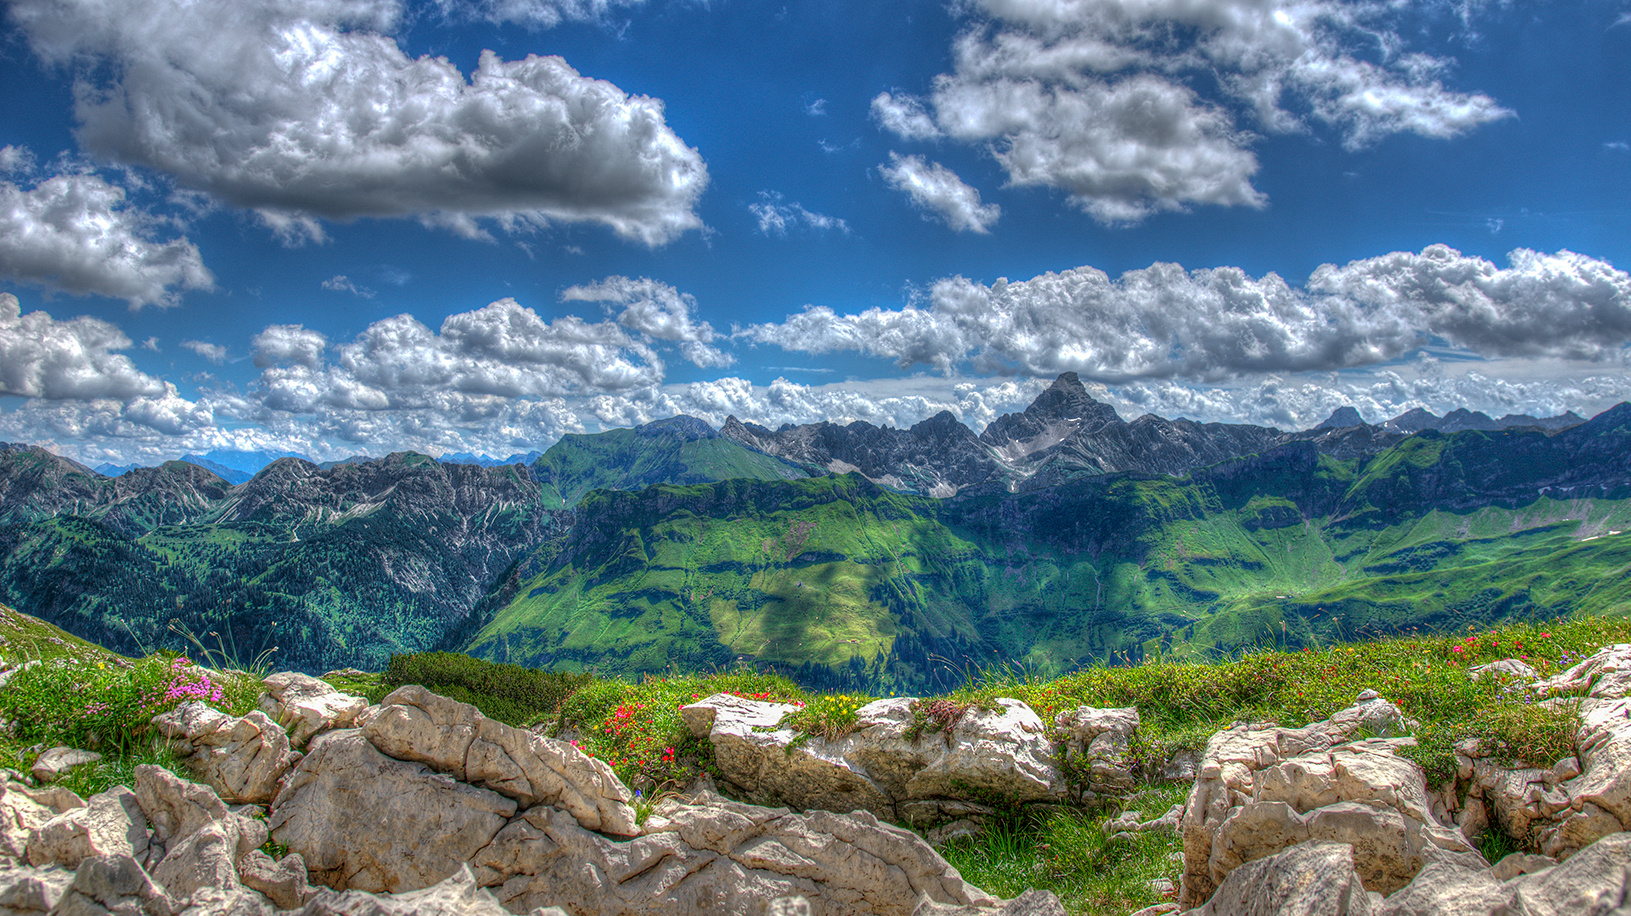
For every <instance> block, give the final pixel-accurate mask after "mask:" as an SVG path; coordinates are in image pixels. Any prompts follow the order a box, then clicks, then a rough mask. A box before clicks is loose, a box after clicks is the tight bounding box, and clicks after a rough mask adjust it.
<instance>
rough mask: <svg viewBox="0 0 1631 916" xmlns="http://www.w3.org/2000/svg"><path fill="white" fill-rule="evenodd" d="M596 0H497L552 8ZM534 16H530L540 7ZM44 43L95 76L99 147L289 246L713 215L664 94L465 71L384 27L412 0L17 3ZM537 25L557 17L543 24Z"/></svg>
mask: <svg viewBox="0 0 1631 916" xmlns="http://www.w3.org/2000/svg"><path fill="white" fill-rule="evenodd" d="M605 6H606V4H603V3H600V4H597V3H592V2H591V3H583V4H574V3H545V2H530V3H529V2H525V0H517V2H513V3H489V4H487V5H486V8H487V9H488V10H491V11H493V14H494V15H503V16H509V15H510V13H508V12H505V11H507V10H508V11H513V12H514V14H515V15H517V16H520V15H523V14H526V15H534V18H535V19H536V18H537V17H538V16H545V14H546V12H547V11H549V10H553V11H555V12H556V13H561V12H563V11H568V10H588V11H590V12H592V11H593V10H595V9H597V8H604V7H605ZM527 10H531V11H532V12H531V13H527V12H526V11H527ZM9 12H10V15H11V18H12V20H13V22H14V23H16V24H17V25H19V26H20V27H21V28H22V29H23V30H24V31H25V32H26V34H27V35H28V36H29V39H30V42H31V44H32V46H33V47H34V49H35V51H36V52H37V53H38V54H40V56H41V57H43V58H45V59H46V60H48V61H52V62H61V63H68V62H81V61H82V62H85V63H88V64H93V65H96V66H90V67H83V68H82V69H81V70H80V71H79V72H80V73H81V74H82V75H81V76H80V84H79V86H78V89H77V98H78V101H77V104H76V114H77V116H78V118H79V121H80V127H79V131H78V136H79V140H80V142H81V144H82V145H84V146H85V147H86V148H87V149H89V150H91V151H93V152H95V153H97V154H99V155H103V156H108V157H111V158H114V159H118V160H121V161H124V162H129V163H134V164H139V165H144V166H148V167H151V168H155V169H159V170H162V171H164V172H167V173H169V174H171V175H174V176H175V177H176V178H177V180H178V181H180V182H181V184H183V185H185V186H187V187H189V188H194V189H199V190H204V191H207V192H209V193H211V194H213V195H215V196H217V197H219V198H221V199H223V200H225V201H228V202H230V203H232V204H235V205H237V206H241V207H246V208H250V209H253V210H255V211H256V212H257V213H258V214H259V215H260V217H261V219H262V220H264V221H265V222H266V223H267V224H268V225H269V226H271V227H272V228H273V229H274V230H275V231H277V232H279V233H280V234H281V235H284V236H285V237H289V238H300V237H305V238H313V239H317V240H320V239H321V237H322V230H321V226H320V224H318V223H317V222H316V220H317V219H318V218H323V219H339V220H345V219H352V218H356V217H404V216H411V217H416V218H419V219H421V220H423V221H427V222H431V223H434V224H439V225H447V226H451V227H453V228H455V230H456V231H460V232H464V233H465V234H471V233H472V232H479V231H481V230H477V229H473V228H472V227H475V226H476V221H477V220H478V219H482V218H491V219H493V220H494V221H496V222H497V224H498V225H500V226H501V227H506V228H516V229H525V228H527V227H531V226H537V225H542V224H548V223H552V222H556V221H568V222H577V221H589V222H596V223H601V224H604V225H607V226H609V227H611V228H612V229H613V230H614V231H616V232H617V233H618V234H619V235H621V236H623V237H625V238H629V239H635V240H639V241H641V242H644V243H646V244H650V245H659V244H664V243H666V242H669V241H671V240H673V239H674V238H676V237H678V236H679V235H680V234H682V233H684V232H685V231H687V230H690V229H695V228H699V227H700V226H701V221H700V219H699V218H698V217H697V215H696V214H695V212H694V210H693V208H694V206H695V204H696V201H697V199H698V197H699V196H700V194H701V193H702V190H703V188H704V186H705V185H706V184H707V170H706V167H705V166H704V164H703V161H702V158H701V156H700V155H698V154H697V152H696V150H694V149H691V148H690V147H688V146H686V145H685V143H684V142H683V141H681V140H680V138H679V137H678V136H676V135H675V134H674V132H673V131H672V130H671V129H670V128H669V127H668V125H667V123H666V122H665V121H664V117H663V103H662V102H661V101H660V100H657V99H651V98H647V97H644V96H630V95H628V94H627V93H625V92H623V91H622V90H621V89H619V88H618V87H616V86H614V85H612V84H611V83H608V82H605V81H601V80H594V79H589V78H586V77H583V76H581V75H579V74H578V72H577V71H576V70H574V69H573V68H572V67H570V66H568V65H567V63H566V62H565V61H563V60H561V59H560V58H559V57H538V56H529V57H527V58H525V59H522V60H514V61H507V60H503V59H500V58H499V57H498V56H497V55H496V54H493V53H491V52H484V53H483V54H482V55H481V59H480V63H479V65H478V66H477V68H476V70H475V72H474V73H472V74H471V75H470V77H469V78H468V79H467V78H466V77H465V75H464V74H463V73H461V72H460V71H459V70H458V69H457V68H456V67H454V66H453V65H452V64H451V63H450V62H449V61H448V60H447V59H446V58H441V57H422V58H418V59H411V58H409V57H408V56H407V55H405V54H404V53H403V52H402V49H401V48H400V47H398V45H397V44H396V42H395V41H394V40H393V39H391V38H389V37H386V35H384V34H381V32H382V31H386V30H389V29H392V28H394V27H395V26H396V24H397V23H398V22H399V21H400V19H401V17H402V14H403V10H402V7H401V5H400V3H399V2H397V0H277V2H273V3H264V4H252V5H248V6H246V5H244V4H241V3H237V2H233V0H198V2H182V0H128V2H121V3H114V4H107V3H100V2H96V0H13V2H12V3H10V4H9ZM540 22H541V20H540Z"/></svg>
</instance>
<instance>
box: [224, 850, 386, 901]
mask: <svg viewBox="0 0 1631 916" xmlns="http://www.w3.org/2000/svg"><path fill="white" fill-rule="evenodd" d="M238 879H239V880H240V881H242V882H243V885H244V886H245V887H247V888H250V889H251V890H254V891H258V892H259V893H262V894H265V895H266V897H267V899H269V900H271V901H272V903H273V904H274V905H275V906H276V907H277V908H278V909H280V910H292V909H295V908H297V907H299V906H300V905H301V904H303V903H305V902H306V901H307V900H309V899H310V898H311V897H312V895H313V894H315V893H316V892H317V889H316V888H314V887H312V886H311V885H310V884H309V883H307V880H306V860H305V859H302V858H301V857H300V854H299V853H297V852H291V853H289V854H288V855H286V856H284V857H283V858H281V859H278V860H277V861H275V862H274V861H273V860H272V857H271V856H269V855H267V854H266V853H264V852H262V851H260V850H259V849H254V850H251V851H250V852H249V854H248V855H246V856H244V857H243V858H242V859H240V860H239V861H238ZM359 893H360V892H359Z"/></svg>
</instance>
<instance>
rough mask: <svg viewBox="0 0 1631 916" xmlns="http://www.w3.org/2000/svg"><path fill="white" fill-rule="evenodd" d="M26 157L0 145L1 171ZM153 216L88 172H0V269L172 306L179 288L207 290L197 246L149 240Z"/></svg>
mask: <svg viewBox="0 0 1631 916" xmlns="http://www.w3.org/2000/svg"><path fill="white" fill-rule="evenodd" d="M32 167H33V157H32V155H30V154H29V153H28V151H27V150H24V149H19V148H18V147H12V146H7V147H0V172H9V173H19V172H28V171H31V170H32ZM159 228H160V226H159V221H158V220H157V219H155V218H154V217H152V216H150V215H149V214H147V213H146V212H145V211H143V210H141V209H139V208H136V207H132V206H130V205H129V204H128V203H127V201H126V199H125V189H124V188H122V187H119V186H118V185H114V184H109V183H108V182H106V181H104V180H102V179H101V178H99V177H97V176H96V175H95V174H93V173H91V172H89V171H79V172H65V173H63V174H60V175H53V176H51V177H49V178H46V179H44V180H43V181H40V182H38V183H37V184H34V185H33V186H32V187H25V186H24V185H22V184H18V183H16V182H12V181H7V180H3V179H0V275H4V276H8V277H11V278H13V279H16V280H21V281H23V282H26V283H31V284H35V285H38V286H43V287H46V288H49V289H59V290H63V291H66V292H69V293H74V294H76V295H86V294H94V295H99V296H107V297H109V298H113V299H123V300H125V301H126V302H128V303H130V306H131V307H132V308H141V307H142V306H144V305H157V306H161V307H166V306H172V305H175V304H176V303H177V301H179V298H180V292H181V291H182V290H188V289H212V288H213V287H214V285H215V278H214V277H213V276H212V275H211V274H210V272H209V270H208V269H206V268H205V267H204V261H203V259H202V258H201V257H200V256H199V253H198V246H196V245H194V244H193V243H192V242H191V241H189V240H188V239H187V237H186V236H182V237H180V238H176V239H172V240H170V241H161V240H159V239H156V238H155V236H156V235H157V234H158V233H157V230H158V229H159Z"/></svg>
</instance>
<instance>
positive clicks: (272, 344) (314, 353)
mask: <svg viewBox="0 0 1631 916" xmlns="http://www.w3.org/2000/svg"><path fill="white" fill-rule="evenodd" d="M251 346H252V347H253V349H254V352H255V367H256V368H257V369H265V368H266V367H268V366H274V365H277V364H279V363H287V364H290V365H295V366H301V367H304V368H306V369H313V370H315V369H319V368H321V367H322V365H323V351H325V350H327V349H328V338H327V337H324V336H323V335H322V334H320V333H318V332H316V331H313V330H310V329H308V328H305V327H303V326H301V325H298V324H275V325H272V326H271V327H269V328H267V329H266V330H264V331H262V332H260V333H259V334H257V335H255V340H254V341H253V343H252V344H251Z"/></svg>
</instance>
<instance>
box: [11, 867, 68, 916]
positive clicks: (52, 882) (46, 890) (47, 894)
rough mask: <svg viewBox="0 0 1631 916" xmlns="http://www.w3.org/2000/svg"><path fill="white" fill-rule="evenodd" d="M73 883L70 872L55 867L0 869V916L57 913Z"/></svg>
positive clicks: (29, 915) (31, 915) (30, 915)
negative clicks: (6, 915) (3, 915)
mask: <svg viewBox="0 0 1631 916" xmlns="http://www.w3.org/2000/svg"><path fill="white" fill-rule="evenodd" d="M73 880H74V873H73V872H71V871H68V870H67V869H65V868H59V867H57V866H50V867H48V868H29V867H27V866H0V912H4V913H6V914H8V916H33V914H35V913H40V914H45V913H49V912H51V911H53V910H54V909H56V906H57V904H58V902H60V901H61V900H62V897H63V895H64V894H66V893H67V892H68V885H70V884H72V883H73Z"/></svg>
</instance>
